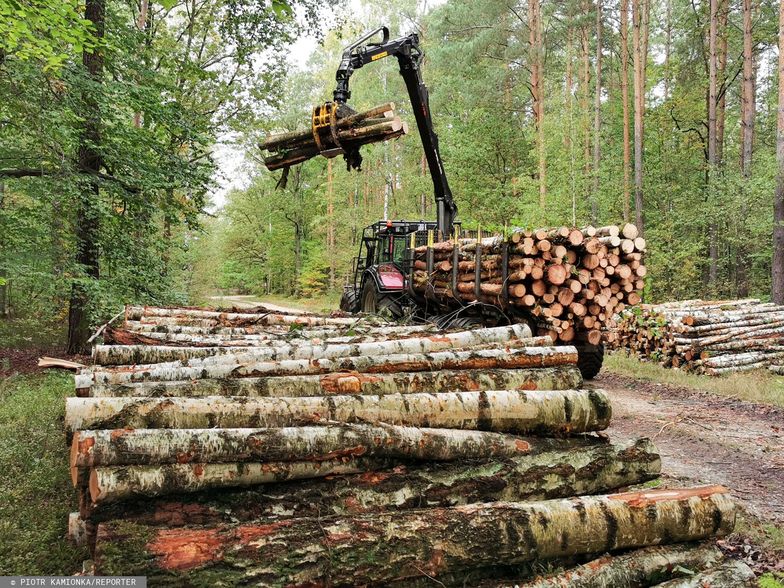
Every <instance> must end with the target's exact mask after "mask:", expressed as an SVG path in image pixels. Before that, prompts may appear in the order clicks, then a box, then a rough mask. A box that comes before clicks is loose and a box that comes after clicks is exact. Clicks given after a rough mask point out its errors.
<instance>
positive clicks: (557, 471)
mask: <svg viewBox="0 0 784 588" xmlns="http://www.w3.org/2000/svg"><path fill="white" fill-rule="evenodd" d="M355 463H356V464H357V465H358V466H360V464H361V463H362V462H361V461H360V460H355ZM371 465H372V464H371ZM172 467H178V468H179V467H181V468H183V469H184V470H186V471H188V472H192V469H191V466H172ZM660 469H661V460H660V458H659V454H658V452H657V450H656V447H654V445H653V444H652V443H651V442H650V441H649V440H648V439H638V440H636V441H632V442H627V443H616V444H610V443H605V442H601V441H599V440H598V439H587V440H581V439H575V440H570V441H569V443H568V445H567V448H566V449H563V450H560V451H546V452H543V453H540V454H537V455H524V456H520V457H514V458H511V459H508V460H489V461H488V460H483V461H479V462H466V463H426V464H421V465H420V464H417V465H410V466H406V465H401V466H398V467H395V468H389V469H385V470H376V471H372V472H370V471H369V472H366V473H362V474H357V475H351V476H346V475H340V476H337V475H334V474H333V475H330V476H329V477H328V478H321V479H318V480H308V481H304V482H298V483H293V482H287V483H285V484H266V485H263V486H256V487H253V488H241V489H236V487H237V486H244V485H246V484H247V480H246V479H244V478H242V477H240V478H239V481H238V479H236V478H231V477H226V476H220V477H212V478H207V474H206V472H207V471H208V470H205V472H203V473H202V476H201V477H200V478H196V477H195V476H194V475H188V476H186V477H184V478H182V479H178V477H177V476H171V477H168V478H163V477H160V476H150V478H152V479H151V480H150V479H144V478H143V477H142V476H140V475H138V474H139V473H140V472H141V471H146V472H152V471H154V470H153V469H152V468H150V467H149V466H140V467H138V468H136V467H126V468H125V470H124V473H129V474H130V473H131V472H135V473H136V474H132V475H130V476H128V477H125V478H123V477H122V476H119V475H117V476H109V475H108V472H109V471H111V470H112V468H96V469H95V470H94V471H95V472H96V474H95V475H94V476H93V477H94V480H95V484H94V485H91V489H95V490H96V492H95V495H94V502H95V503H94V504H92V505H90V504H87V505H85V506H86V510H85V511H84V512H83V513H82V515H83V516H84V517H85V518H89V519H90V520H91V521H93V522H96V523H97V522H103V521H107V520H111V519H115V518H124V519H126V520H133V521H136V522H140V523H144V524H147V525H156V526H183V525H188V524H190V525H206V524H216V523H230V522H232V521H234V522H236V521H247V520H253V519H261V518H266V517H276V518H280V517H303V516H314V517H318V516H326V515H330V514H335V515H355V514H362V513H364V512H370V511H374V512H376V511H383V510H397V509H409V508H421V507H425V506H428V507H430V506H455V505H458V504H471V503H474V502H490V501H495V500H505V501H512V502H516V501H524V500H528V501H530V500H544V499H550V498H567V497H570V496H576V495H583V494H597V493H603V492H608V491H611V490H614V489H615V488H619V487H621V486H626V485H630V484H638V483H641V482H644V481H646V480H649V479H652V478H654V477H656V476H657V475H658V474H659V472H660ZM588 471H590V472H591V475H590V476H587V475H584V473H585V472H588ZM164 480H165V482H164ZM178 482H179V483H178ZM232 486H233V487H235V489H233V490H232V489H230V488H229V487H232ZM193 490H201V492H193ZM209 490H212V491H209ZM161 494H169V495H170V496H167V497H165V498H159V499H157V500H152V501H151V500H150V499H149V498H148V497H152V496H156V495H161ZM134 497H136V498H137V500H132V499H133V498H134ZM120 498H122V499H123V500H122V501H119V499H120Z"/></svg>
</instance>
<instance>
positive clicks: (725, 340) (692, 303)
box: [613, 299, 784, 376]
mask: <svg viewBox="0 0 784 588" xmlns="http://www.w3.org/2000/svg"><path fill="white" fill-rule="evenodd" d="M615 334H616V337H615V340H614V343H613V346H614V347H615V348H617V349H622V350H625V351H626V352H628V353H630V354H633V355H636V356H638V357H642V358H645V359H651V360H655V361H658V362H659V363H661V364H662V365H664V366H665V367H673V368H679V369H683V370H686V371H689V372H694V373H701V374H708V375H712V376H716V375H721V374H727V373H735V372H743V371H747V370H752V369H759V368H767V367H769V366H771V370H772V371H775V366H776V365H777V364H780V363H784V306H778V305H775V304H771V303H762V302H760V301H759V300H756V299H746V300H719V301H703V300H686V301H683V302H670V303H666V304H659V305H644V306H642V307H641V308H640V309H638V310H636V311H634V312H626V313H623V314H622V315H621V316H620V317H619V320H618V321H617V325H616V328H615Z"/></svg>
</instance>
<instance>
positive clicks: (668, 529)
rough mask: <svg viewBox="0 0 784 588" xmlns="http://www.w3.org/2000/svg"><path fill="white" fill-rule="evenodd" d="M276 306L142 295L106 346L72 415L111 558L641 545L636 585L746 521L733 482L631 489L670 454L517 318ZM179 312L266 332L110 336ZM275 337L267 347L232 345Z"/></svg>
mask: <svg viewBox="0 0 784 588" xmlns="http://www.w3.org/2000/svg"><path fill="white" fill-rule="evenodd" d="M239 315H243V316H239ZM256 315H265V316H266V318H264V319H262V318H259V317H258V316H256ZM273 315H274V313H260V312H236V313H230V314H227V313H218V312H214V311H202V310H195V309H152V308H141V309H134V308H131V309H128V312H127V313H126V321H125V323H124V324H123V325H122V326H121V327H118V328H115V329H113V330H109V331H108V333H107V337H106V340H105V342H104V344H102V345H97V346H96V348H95V365H93V366H91V367H89V368H86V369H85V370H83V371H82V373H80V374H78V375H77V376H76V381H77V389H78V392H79V396H77V397H75V398H70V399H68V401H67V408H66V417H65V426H66V432H67V434H68V436H69V439H70V443H71V457H70V464H71V471H72V478H73V482H74V484H75V486H76V488H77V490H78V494H79V511H78V512H76V513H73V514H72V515H71V518H70V521H69V523H70V524H69V528H70V531H71V534H72V536H73V538H74V539H75V540H81V541H84V542H86V543H88V544H89V545H90V547H91V549H92V551H93V555H94V562H95V572H96V573H100V574H135V575H145V576H147V577H148V578H149V579H150V582H151V584H155V585H162V584H170V585H194V586H201V585H205V586H206V585H215V583H216V581H219V583H221V584H222V585H239V584H253V585H262V586H284V585H285V586H289V585H335V586H339V585H356V584H357V583H359V584H368V585H380V584H390V583H398V584H405V585H412V584H417V583H426V582H431V581H432V579H436V580H437V581H438V583H441V584H444V585H464V584H465V582H466V580H467V579H469V578H470V579H471V581H474V580H475V581H476V582H488V581H489V582H495V583H496V585H497V583H498V582H499V581H501V579H502V578H512V579H513V580H514V581H515V582H520V581H523V580H525V581H528V580H530V579H531V578H532V577H533V576H534V575H535V574H534V571H535V570H536V569H541V567H540V566H541V564H542V563H544V562H548V564H549V565H554V566H556V567H557V566H568V565H574V564H582V563H585V562H586V561H588V560H589V559H591V558H596V557H599V556H601V555H602V554H604V553H606V552H615V551H628V550H629V549H633V548H646V549H642V550H638V551H634V552H631V553H627V554H626V555H623V556H622V557H623V558H625V559H624V560H623V561H626V562H629V561H634V562H637V563H636V564H632V563H629V564H628V565H629V566H632V567H634V568H635V569H638V570H639V571H638V572H636V573H637V575H638V576H639V577H641V578H642V577H643V576H645V577H646V578H647V579H646V580H644V581H642V580H641V581H639V582H638V583H636V584H634V585H636V586H649V585H653V584H654V583H656V582H660V581H664V580H670V579H674V578H677V577H679V576H680V575H682V574H681V573H680V572H679V571H678V570H683V569H686V566H687V565H689V566H691V569H694V570H705V569H711V570H714V572H715V573H716V574H718V573H719V572H720V571H721V570H720V569H719V566H721V565H724V564H721V562H720V557H719V556H718V555H717V554H716V553H715V550H713V549H712V548H710V547H709V546H707V545H694V542H699V541H702V540H709V539H710V538H711V537H713V536H716V535H723V534H726V533H728V532H729V531H730V530H731V529H732V525H733V521H734V509H735V507H734V504H733V502H732V500H731V499H730V498H729V496H728V493H727V491H726V490H725V489H724V488H721V487H700V488H686V489H678V490H668V491H660V490H653V491H647V492H623V491H621V492H616V490H618V489H623V488H625V487H628V486H630V485H634V484H639V483H641V482H644V481H646V480H650V479H653V478H655V477H656V476H657V475H658V473H659V470H660V458H659V455H658V453H657V450H656V448H655V447H654V446H653V444H652V443H651V442H650V441H649V440H648V439H636V440H631V441H626V442H610V441H608V440H607V439H606V437H604V436H601V435H599V434H597V433H598V432H599V431H601V430H603V429H605V428H606V427H607V426H608V425H609V422H610V417H611V407H610V400H609V397H608V395H607V394H606V393H605V392H604V391H602V390H585V389H581V388H580V385H581V383H582V382H581V380H580V376H579V371H578V370H577V368H576V351H575V349H574V348H573V347H554V346H552V341H551V340H550V339H549V337H532V336H531V333H530V329H528V327H527V326H524V325H512V326H509V327H497V328H489V329H478V330H477V329H475V330H472V331H457V332H437V333H436V332H432V331H430V330H429V328H428V327H416V328H412V327H398V326H394V325H382V324H378V323H376V324H372V323H371V324H365V320H366V319H359V320H357V319H352V320H351V323H343V322H342V321H343V319H342V318H341V317H317V316H305V315H300V316H299V318H300V319H308V320H309V321H310V322H308V323H307V326H305V327H300V328H295V329H289V328H288V327H286V326H282V325H283V324H285V323H283V322H282V321H281V318H280V317H282V316H294V315H277V316H275V317H274V318H273ZM172 319H174V320H172ZM199 321H211V322H210V324H207V323H201V322H199ZM254 321H255V322H254ZM335 321H337V322H335ZM132 323H139V324H144V325H156V324H157V325H160V326H161V327H163V329H162V330H159V331H158V330H155V329H153V330H140V328H139V326H138V325H134V324H132ZM185 326H190V327H193V328H197V329H202V330H204V331H210V330H212V329H216V328H221V329H224V328H228V329H251V330H252V331H251V332H248V333H245V334H244V335H241V334H240V333H238V332H232V333H227V334H225V336H226V337H227V339H226V341H227V342H228V343H227V344H226V345H220V344H211V345H206V344H193V345H183V343H186V342H184V341H177V342H176V344H173V345H166V344H163V343H166V342H165V341H164V342H163V343H162V341H161V340H159V339H155V344H153V345H144V344H143V343H142V342H141V341H140V340H137V339H133V338H132V339H131V341H132V344H130V345H121V344H118V343H117V342H118V341H120V340H124V339H125V338H126V337H127V336H128V335H129V334H142V333H151V332H156V333H163V334H181V333H171V332H170V330H169V329H170V328H171V327H185ZM284 329H286V330H284ZM315 329H319V330H321V331H322V332H323V335H320V336H324V335H326V337H325V338H324V339H321V338H319V337H316V336H313V337H308V333H309V332H310V331H308V330H313V331H315ZM417 329H418V330H417ZM118 333H122V334H121V335H119V338H118V336H117V334H118ZM189 334H190V335H193V336H195V335H197V334H200V333H198V332H196V331H191V332H190V333H189ZM201 334H203V336H206V337H214V336H215V333H209V332H204V333H201ZM260 335H264V336H268V337H269V339H267V340H266V341H268V342H269V343H268V344H266V345H265V344H260V341H261V340H260V339H255V338H254V339H252V340H251V341H249V342H248V344H247V345H240V344H239V341H240V340H241V339H242V338H243V337H244V336H252V337H256V336H260ZM238 337H239V338H240V339H237V338H238ZM210 341H211V342H212V341H216V340H213V339H210ZM196 342H197V341H195V340H193V341H190V342H189V343H196ZM439 370H440V371H439ZM673 543H678V544H679V545H671V544H673ZM681 543H685V544H684V545H680V544H681ZM656 545H659V546H661V547H659V548H656V549H658V550H659V551H655V550H653V551H652V549H654V548H652V547H651V546H656ZM635 554H637V555H635ZM635 558H636V559H635ZM657 558H658V559H657ZM602 561H605V562H607V565H608V567H609V568H610V569H615V567H617V565H618V562H619V560H618V558H616V557H610V556H605V558H604V560H602ZM651 562H660V563H661V562H673V565H671V566H657V565H656V564H654V563H651ZM589 565H590V564H589ZM624 565H627V564H624ZM679 566H680V567H679ZM594 567H595V566H594ZM591 569H593V568H591ZM646 570H647V571H646ZM735 572H737V570H735ZM605 573H606V574H610V571H607V572H605ZM596 577H598V576H596ZM604 577H605V578H608V577H611V576H609V575H605V576H604ZM542 580H544V579H542ZM548 585H550V584H548ZM551 585H561V584H551ZM569 585H570V584H569ZM585 585H589V584H585ZM595 585H608V584H595ZM715 585H716V586H722V585H730V584H715ZM732 585H735V584H732Z"/></svg>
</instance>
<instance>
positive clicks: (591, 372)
mask: <svg viewBox="0 0 784 588" xmlns="http://www.w3.org/2000/svg"><path fill="white" fill-rule="evenodd" d="M603 362H604V345H591V346H589V347H583V348H580V349H578V351H577V367H578V368H579V370H580V373H581V374H582V376H583V380H593V379H594V378H595V377H596V376H598V375H599V372H600V371H601V369H602V363H603Z"/></svg>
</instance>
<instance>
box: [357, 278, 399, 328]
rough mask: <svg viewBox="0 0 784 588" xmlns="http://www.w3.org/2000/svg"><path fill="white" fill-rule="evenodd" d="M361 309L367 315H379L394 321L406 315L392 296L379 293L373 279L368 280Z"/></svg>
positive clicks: (363, 291)
mask: <svg viewBox="0 0 784 588" xmlns="http://www.w3.org/2000/svg"><path fill="white" fill-rule="evenodd" d="M360 309H361V310H362V312H365V313H367V314H377V315H379V316H383V317H387V318H391V319H393V320H396V319H399V318H401V317H402V316H403V314H404V313H403V308H402V307H401V306H400V303H399V302H398V301H397V300H395V299H394V298H393V297H392V296H390V295H388V294H382V293H381V292H379V291H378V290H377V289H376V285H375V283H373V281H372V280H371V279H368V280H367V282H366V283H365V287H364V288H363V289H362V304H361V305H360Z"/></svg>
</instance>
